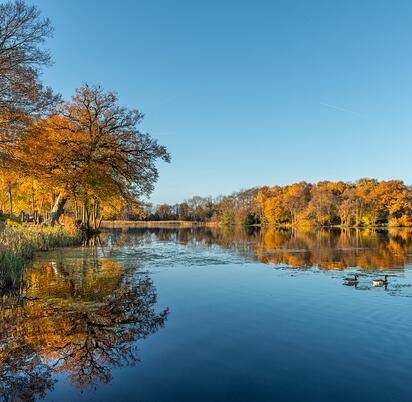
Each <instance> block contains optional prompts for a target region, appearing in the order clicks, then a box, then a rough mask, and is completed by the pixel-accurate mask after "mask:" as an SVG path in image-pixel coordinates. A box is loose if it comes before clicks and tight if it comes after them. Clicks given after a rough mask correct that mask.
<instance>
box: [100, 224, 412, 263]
mask: <svg viewBox="0 0 412 402" xmlns="http://www.w3.org/2000/svg"><path fill="white" fill-rule="evenodd" d="M152 236H154V237H155V239H156V240H159V241H169V242H170V241H171V242H176V243H179V244H189V245H198V246H213V245H219V246H220V247H221V248H223V249H228V250H236V251H237V252H239V253H241V254H244V255H247V256H248V257H250V258H251V259H256V260H258V261H260V262H263V263H267V264H273V265H283V266H288V267H295V268H311V267H317V268H319V269H324V270H344V269H346V268H350V267H353V268H354V267H357V268H362V269H372V270H375V269H383V270H385V269H391V270H393V269H395V270H396V269H398V270H399V269H400V270H402V269H403V268H404V266H405V265H406V264H408V263H410V262H412V229H349V228H348V229H338V228H335V229H317V230H316V229H306V230H304V229H285V228H275V229H267V228H262V229H259V228H256V227H247V228H244V227H241V226H227V227H223V228H213V227H197V228H196V227H194V228H176V227H174V228H173V227H160V228H159V227H141V228H129V229H125V228H124V229H118V230H111V231H110V232H108V233H106V234H105V235H104V236H103V238H102V240H103V242H104V243H107V242H109V243H110V244H113V245H117V246H122V245H125V244H133V243H141V242H144V241H145V240H146V241H147V240H148V239H150V237H152Z"/></svg>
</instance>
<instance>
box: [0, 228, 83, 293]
mask: <svg viewBox="0 0 412 402" xmlns="http://www.w3.org/2000/svg"><path fill="white" fill-rule="evenodd" d="M81 240H82V237H81V233H80V232H79V231H77V230H75V229H74V228H70V227H68V228H66V227H62V226H54V227H42V226H24V225H22V226H19V227H15V226H8V225H4V226H3V227H1V228H0V295H3V294H4V293H5V292H7V291H9V290H10V289H14V288H15V287H16V286H18V284H19V279H20V275H21V272H22V269H23V267H24V264H25V263H26V262H27V260H29V259H31V258H33V256H34V253H35V252H36V251H47V250H51V249H53V248H57V247H68V246H73V245H76V244H80V243H81Z"/></svg>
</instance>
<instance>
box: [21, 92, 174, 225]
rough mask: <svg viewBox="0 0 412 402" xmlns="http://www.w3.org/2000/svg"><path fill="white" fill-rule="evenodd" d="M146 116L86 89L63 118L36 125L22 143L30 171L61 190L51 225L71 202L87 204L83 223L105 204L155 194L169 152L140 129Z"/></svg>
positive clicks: (63, 111) (107, 95)
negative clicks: (159, 163) (161, 163)
mask: <svg viewBox="0 0 412 402" xmlns="http://www.w3.org/2000/svg"><path fill="white" fill-rule="evenodd" d="M142 118H143V114H142V113H141V112H140V111H138V110H130V109H127V108H125V107H123V106H120V105H119V104H118V99H117V96H116V94H115V93H113V92H110V91H109V92H107V91H104V90H103V89H102V88H101V87H100V86H89V85H87V84H86V85H84V86H82V87H81V88H79V89H78V90H77V91H76V94H75V95H74V96H73V97H72V99H71V101H69V102H64V103H62V104H61V105H60V106H59V108H58V113H56V114H54V115H53V116H51V117H49V118H47V119H44V120H41V121H39V122H37V123H36V124H35V125H34V126H33V128H32V129H31V130H29V131H28V132H27V133H26V134H25V135H24V137H23V138H22V140H21V141H20V142H19V152H20V153H19V157H20V159H21V161H22V164H23V165H25V168H26V170H27V171H30V172H36V176H37V178H38V179H39V180H41V181H45V182H49V183H50V184H52V185H53V186H54V187H55V189H56V190H57V191H58V194H57V196H56V200H55V203H54V206H53V209H52V211H51V216H50V219H49V222H50V223H51V224H55V223H56V222H57V221H58V219H59V217H60V216H61V215H62V213H63V211H64V207H65V205H66V203H67V201H68V200H69V199H72V200H73V199H74V200H79V201H80V203H81V204H82V208H83V212H84V214H85V215H86V217H84V216H83V218H84V219H83V220H85V221H86V224H87V226H89V223H90V217H91V218H92V219H93V215H95V214H96V213H98V211H99V209H100V208H101V206H102V204H103V203H106V202H109V201H110V200H113V199H119V200H122V201H124V202H127V203H133V202H137V200H138V198H139V197H140V196H141V195H143V194H148V193H150V192H151V191H152V190H153V185H154V183H155V182H156V180H157V178H158V170H157V167H156V161H157V160H158V159H162V160H164V161H169V160H170V156H169V154H168V153H167V151H166V148H165V147H163V146H161V145H159V144H158V143H157V141H156V140H155V139H153V138H152V137H151V136H150V135H149V134H146V133H142V132H141V131H139V129H138V125H139V124H140V122H141V120H142Z"/></svg>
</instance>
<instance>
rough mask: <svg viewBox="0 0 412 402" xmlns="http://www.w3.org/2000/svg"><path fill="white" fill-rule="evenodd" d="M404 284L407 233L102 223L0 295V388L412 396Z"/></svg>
mask: <svg viewBox="0 0 412 402" xmlns="http://www.w3.org/2000/svg"><path fill="white" fill-rule="evenodd" d="M354 274H358V275H359V276H358V283H356V284H353V286H347V285H345V282H344V278H345V277H353V275H354ZM385 274H387V275H389V276H388V283H387V284H386V285H384V286H379V287H374V286H373V285H372V281H373V280H374V279H380V278H383V276H384V275H385ZM350 285H351V283H350ZM411 285H412V232H411V231H409V230H406V229H393V230H379V231H376V230H342V231H341V230H328V231H326V230H319V231H296V230H280V229H278V230H258V229H244V228H240V227H229V228H220V229H219V228H202V227H199V228H181V229H179V228H174V227H162V228H155V227H152V228H129V229H128V228H123V229H120V228H119V229H110V230H107V231H104V232H103V233H102V234H101V236H100V237H99V238H96V239H93V241H92V242H91V244H89V245H87V246H84V247H81V248H71V249H61V250H56V251H53V252H48V253H40V254H38V256H37V258H36V259H35V260H34V261H33V262H32V263H30V264H29V265H28V266H27V268H26V270H25V272H24V274H23V278H22V283H21V286H20V289H18V290H16V292H14V293H13V294H10V295H7V296H4V297H3V299H2V302H1V306H0V319H1V320H0V328H1V331H0V334H1V346H0V398H1V399H2V400H5V401H13V400H29V401H31V400H38V399H42V398H44V400H47V401H49V400H50V401H77V400H79V401H81V400H83V401H179V402H181V401H281V402H286V401H317V402H320V401H328V402H330V401H348V400H351V401H365V400H373V401H382V402H388V401H392V402H393V401H402V402H403V401H412V389H411V388H412V385H411V384H412V348H411V345H412V287H411Z"/></svg>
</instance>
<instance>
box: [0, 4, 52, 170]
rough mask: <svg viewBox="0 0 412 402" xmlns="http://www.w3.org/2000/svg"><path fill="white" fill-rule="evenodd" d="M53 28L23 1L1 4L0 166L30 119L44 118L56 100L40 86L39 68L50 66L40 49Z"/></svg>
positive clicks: (36, 10)
mask: <svg viewBox="0 0 412 402" xmlns="http://www.w3.org/2000/svg"><path fill="white" fill-rule="evenodd" d="M52 31H53V28H52V26H51V24H50V21H49V20H48V19H47V18H42V17H41V14H40V11H39V10H38V9H37V7H36V6H29V5H26V4H25V3H24V2H23V1H20V0H18V1H15V2H7V3H4V4H0V151H1V154H0V156H1V159H0V162H2V163H3V164H4V162H5V159H6V158H7V157H8V156H9V152H10V147H12V145H13V143H14V141H15V140H16V138H17V137H19V136H20V134H21V133H22V131H24V129H25V128H27V127H28V126H29V125H30V124H31V122H32V119H33V115H44V113H45V112H46V111H48V110H49V108H50V106H52V105H53V103H54V101H55V100H56V98H55V97H54V96H53V95H52V92H51V90H50V89H48V88H44V87H43V85H42V83H41V82H40V79H39V75H40V71H41V68H42V67H43V66H46V65H48V64H50V62H51V58H50V54H49V52H48V51H47V50H46V49H44V48H43V44H44V42H45V40H46V38H48V37H50V36H51V34H52Z"/></svg>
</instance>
